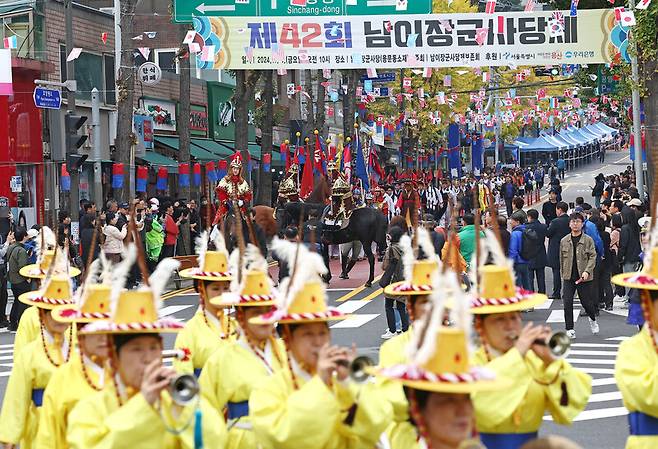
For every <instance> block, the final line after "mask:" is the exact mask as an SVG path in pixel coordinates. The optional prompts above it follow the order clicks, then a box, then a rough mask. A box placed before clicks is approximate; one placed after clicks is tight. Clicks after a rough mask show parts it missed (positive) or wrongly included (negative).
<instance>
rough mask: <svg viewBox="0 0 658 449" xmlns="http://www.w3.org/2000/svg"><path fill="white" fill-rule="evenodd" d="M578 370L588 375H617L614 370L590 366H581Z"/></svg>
mask: <svg viewBox="0 0 658 449" xmlns="http://www.w3.org/2000/svg"><path fill="white" fill-rule="evenodd" d="M578 369H579V370H580V371H582V372H583V373H587V374H615V370H614V368H591V367H589V366H583V367H580V366H579V367H578Z"/></svg>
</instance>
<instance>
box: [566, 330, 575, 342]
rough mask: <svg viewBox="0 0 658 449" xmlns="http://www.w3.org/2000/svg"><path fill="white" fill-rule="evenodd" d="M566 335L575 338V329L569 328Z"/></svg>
mask: <svg viewBox="0 0 658 449" xmlns="http://www.w3.org/2000/svg"><path fill="white" fill-rule="evenodd" d="M567 335H568V336H569V338H570V339H572V340H575V339H576V331H575V330H573V329H569V330H568V331H567Z"/></svg>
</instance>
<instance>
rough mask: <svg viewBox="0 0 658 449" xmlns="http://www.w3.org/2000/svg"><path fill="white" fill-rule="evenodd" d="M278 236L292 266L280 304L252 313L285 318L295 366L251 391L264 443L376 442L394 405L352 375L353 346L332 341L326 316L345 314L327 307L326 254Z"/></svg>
mask: <svg viewBox="0 0 658 449" xmlns="http://www.w3.org/2000/svg"><path fill="white" fill-rule="evenodd" d="M297 245H298V244H295V243H290V242H280V243H277V246H279V251H278V253H279V255H280V256H281V257H282V258H284V259H285V260H286V261H287V262H288V263H289V264H290V266H291V267H292V268H291V272H292V273H293V275H292V277H291V278H289V279H287V280H284V281H283V282H282V285H281V291H282V293H281V294H280V297H279V298H277V303H276V306H277V308H276V310H274V311H271V312H268V313H266V314H264V315H261V316H259V317H256V318H252V319H251V320H249V321H250V322H251V323H257V324H272V323H277V322H278V323H279V332H280V334H281V335H282V337H283V340H284V341H285V343H286V347H287V359H288V367H289V369H286V370H281V371H279V372H278V373H276V374H274V376H272V377H271V378H269V379H268V380H267V382H265V383H263V384H262V385H260V386H259V387H258V388H257V389H256V390H254V392H253V393H252V394H251V398H250V399H249V414H250V417H251V422H252V424H253V426H254V431H255V433H256V436H257V439H258V441H259V442H260V443H261V444H262V445H263V447H265V448H272V449H293V448H295V449H297V448H303V447H304V448H311V447H312V448H330V447H335V448H338V447H373V446H374V445H375V443H376V442H377V440H378V438H379V435H380V434H381V433H382V432H383V431H384V429H385V428H386V426H387V425H388V423H389V422H390V415H391V407H390V405H389V404H388V402H387V401H385V400H384V398H382V395H381V393H380V392H378V391H377V389H376V386H375V385H374V384H365V385H363V386H360V387H358V388H356V387H355V386H351V385H350V384H349V383H347V382H346V381H347V380H348V376H349V372H350V370H349V364H350V360H351V359H352V358H354V351H353V350H350V349H346V348H340V347H336V346H332V345H331V344H330V336H331V334H330V331H329V326H328V322H329V321H334V320H342V319H345V318H347V315H345V314H344V313H342V312H340V311H339V310H337V309H334V308H330V307H327V304H326V301H327V299H326V292H325V289H324V284H323V282H322V279H321V278H320V276H321V275H322V274H324V273H325V272H326V268H325V266H324V263H323V262H322V258H321V257H320V256H319V255H317V254H315V253H311V252H310V251H309V250H308V249H306V247H304V246H303V245H300V246H297Z"/></svg>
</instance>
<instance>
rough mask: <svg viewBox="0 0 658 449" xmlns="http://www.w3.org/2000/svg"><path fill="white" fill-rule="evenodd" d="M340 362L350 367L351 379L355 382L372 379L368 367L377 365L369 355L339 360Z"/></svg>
mask: <svg viewBox="0 0 658 449" xmlns="http://www.w3.org/2000/svg"><path fill="white" fill-rule="evenodd" d="M338 364H339V365H341V366H344V367H347V368H349V371H350V379H351V380H352V381H353V382H355V383H359V384H360V383H364V382H367V381H368V379H370V374H368V373H367V372H366V368H369V367H371V366H374V365H375V362H374V361H373V360H372V359H371V358H370V357H368V356H365V355H361V356H359V357H356V358H355V359H354V360H351V361H350V360H347V359H345V360H339V361H338Z"/></svg>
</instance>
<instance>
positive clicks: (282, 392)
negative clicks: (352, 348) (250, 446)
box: [249, 360, 392, 449]
mask: <svg viewBox="0 0 658 449" xmlns="http://www.w3.org/2000/svg"><path fill="white" fill-rule="evenodd" d="M292 364H293V367H292V369H294V370H295V377H296V379H297V384H298V386H299V389H298V390H295V389H294V387H293V383H292V378H291V374H290V371H289V370H281V371H279V372H278V373H276V374H275V375H273V376H272V377H270V378H269V379H268V381H267V382H266V383H264V384H263V385H261V386H260V387H259V388H257V389H255V390H254V391H253V392H252V394H251V398H250V399H249V412H250V416H251V422H252V424H253V426H254V432H255V433H256V438H257V440H258V442H259V443H260V444H261V445H262V446H263V448H264V449H300V448H313V449H338V448H340V449H343V448H348V449H360V448H363V449H372V448H373V447H374V445H375V443H376V442H377V441H378V440H379V437H380V435H381V434H382V432H383V431H384V430H385V429H386V426H387V425H388V424H389V422H390V421H391V417H392V409H391V405H390V404H389V402H388V401H387V400H386V398H384V397H382V394H381V391H380V390H379V389H378V388H377V386H376V385H375V384H373V383H368V384H365V385H363V386H355V385H349V384H347V385H346V384H342V383H339V382H334V384H333V387H332V388H329V387H328V386H327V385H326V384H325V383H324V382H323V381H322V380H321V379H320V378H319V377H318V376H317V375H316V376H312V377H311V376H310V375H308V374H307V373H306V372H304V371H302V370H301V369H300V368H299V367H298V366H297V363H296V362H295V361H294V360H292ZM358 390H360V391H358ZM354 404H356V414H355V415H354V421H353V422H352V424H351V425H348V424H346V423H345V422H344V421H345V418H346V417H347V415H348V411H349V410H350V408H351V407H352V406H353V405H354Z"/></svg>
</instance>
